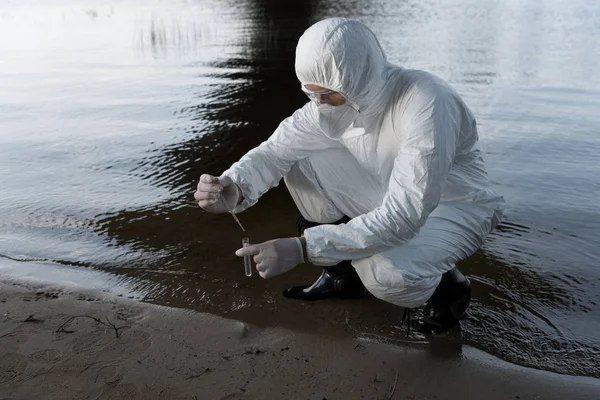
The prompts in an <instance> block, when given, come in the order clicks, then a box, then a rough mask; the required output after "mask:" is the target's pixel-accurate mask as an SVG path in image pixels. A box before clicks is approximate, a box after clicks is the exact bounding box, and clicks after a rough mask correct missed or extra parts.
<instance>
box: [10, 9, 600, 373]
mask: <svg viewBox="0 0 600 400" xmlns="http://www.w3.org/2000/svg"><path fill="white" fill-rule="evenodd" d="M503 3H506V4H503ZM336 15H337V16H345V17H355V18H359V19H361V20H362V21H364V22H365V23H367V24H368V25H369V26H370V27H371V28H372V29H373V30H374V31H375V32H376V33H377V34H378V35H379V37H380V39H381V42H382V45H383V47H384V49H385V50H386V52H387V53H388V56H389V58H390V59H391V60H392V61H393V62H395V63H398V64H400V65H403V66H406V67H410V68H420V69H425V70H429V71H431V72H434V73H436V74H438V75H440V76H442V77H443V78H445V79H447V80H448V81H449V82H451V83H452V85H454V86H455V87H456V88H457V89H458V91H459V92H460V93H461V94H462V95H463V96H464V98H465V100H466V101H467V103H468V104H469V105H470V107H471V108H472V109H473V111H474V113H475V114H476V116H477V117H478V121H479V128H480V133H481V143H482V147H483V149H484V151H485V159H486V162H487V165H488V169H489V173H490V176H491V179H492V181H493V183H494V186H495V188H496V190H497V191H499V192H500V193H502V194H504V195H505V197H506V200H507V202H508V210H507V213H506V218H505V220H504V222H503V223H502V225H501V226H500V228H499V229H498V230H497V231H496V232H495V233H494V234H493V235H492V236H491V237H490V239H489V241H488V242H487V244H486V245H485V247H484V248H483V249H482V250H481V251H479V252H478V253H477V254H475V255H474V256H473V257H472V258H470V259H469V260H466V261H464V262H463V263H462V264H461V269H463V270H464V272H466V273H467V274H468V275H469V276H470V278H471V279H472V281H473V284H474V302H473V306H472V308H471V310H470V317H469V318H468V319H467V320H465V321H464V323H463V324H462V332H461V333H454V334H452V335H450V336H449V337H444V338H436V339H435V340H434V341H433V342H431V341H427V340H425V339H424V338H420V337H417V336H411V338H410V339H409V341H410V342H413V343H414V345H420V343H423V344H424V343H427V345H428V346H429V345H431V346H435V344H441V346H438V347H441V348H442V349H445V350H446V351H447V349H449V348H455V347H458V351H459V352H460V344H461V343H466V344H470V345H473V346H475V347H478V348H481V349H483V350H486V351H488V352H490V353H493V354H496V355H498V356H500V357H502V358H504V359H506V360H509V361H512V362H515V363H518V364H522V365H526V366H532V367H535V368H541V369H547V370H552V371H558V372H561V373H566V374H573V375H589V376H595V377H600V361H599V360H600V335H599V334H598V332H600V310H599V303H600V250H599V249H600V136H599V134H600V132H599V127H600V113H599V111H600V74H598V71H599V70H600V40H599V39H600V4H599V3H598V2H595V1H591V0H587V1H586V0H570V1H562V0H550V1H546V2H538V1H534V0H529V1H527V0H520V1H519V0H515V1H511V2H499V1H489V0H487V1H480V0H454V1H449V2H445V5H443V6H440V5H439V4H438V2H434V1H413V0H406V1H401V2H396V1H391V0H382V1H372V2H368V5H365V2H358V1H343V2H340V1H331V2H328V1H305V2H293V1H285V2H284V1H276V0H263V1H250V0H246V1H238V0H236V1H233V0H231V1H216V0H215V1H210V0H195V1H192V0H190V1H154V2H148V1H142V0H125V1H116V0H114V1H109V0H105V1H77V2H75V1H72V0H71V1H65V0H61V1H53V2H47V1H41V0H39V1H32V0H27V1H20V2H10V1H9V2H3V3H2V5H1V6H0V254H1V255H2V257H0V279H2V280H7V279H27V280H35V281H40V280H41V281H50V282H60V283H72V284H75V285H80V286H84V287H92V288H97V289H100V290H107V291H111V292H114V293H118V294H122V295H127V296H135V297H137V298H140V299H144V300H147V301H151V302H156V303H160V304H166V305H173V306H178V307H189V308H194V309H197V310H201V311H206V312H210V313H214V314H218V315H223V316H226V317H228V318H235V319H240V320H243V321H247V322H250V323H254V324H259V325H262V326H283V327H287V328H292V329H300V330H306V331H317V332H320V333H326V334H330V335H337V334H340V335H344V334H348V333H351V334H354V335H359V336H362V337H365V338H375V339H377V340H392V341H394V340H396V341H402V340H403V339H404V334H405V330H404V328H400V327H399V322H400V318H401V314H402V310H401V309H399V308H396V307H393V306H391V305H388V304H384V303H382V302H380V301H377V300H375V299H364V300H359V301H326V302H320V303H314V304H313V303H311V304H303V303H298V302H294V301H289V300H286V299H283V298H282V297H281V295H280V292H281V290H282V289H283V288H285V287H287V286H288V285H290V284H294V283H299V282H308V281H311V280H312V279H313V278H314V277H315V276H316V275H317V274H318V273H319V271H318V270H317V269H315V268H312V267H309V266H306V267H304V268H298V269H297V270H295V271H293V272H292V273H290V274H288V275H286V276H283V277H281V278H279V279H274V280H270V281H264V280H262V279H260V278H259V277H258V276H256V275H255V276H253V277H252V278H246V277H245V276H244V273H243V266H242V262H241V260H240V259H237V258H236V257H235V256H234V255H233V251H234V250H235V249H237V248H238V247H239V244H240V243H239V242H240V239H241V236H242V235H241V232H240V230H239V228H238V226H237V225H236V224H235V222H234V221H233V220H232V219H231V217H230V216H227V215H225V216H215V215H210V214H207V213H204V212H202V211H200V210H199V209H198V208H197V207H196V206H195V205H194V203H193V201H192V200H193V199H192V194H193V192H194V187H195V184H196V182H197V179H198V177H199V175H200V174H201V173H203V172H208V173H214V174H219V173H220V172H221V171H222V170H224V169H226V168H227V167H228V166H229V165H230V164H231V163H232V162H234V161H235V160H236V159H238V158H239V157H240V156H241V155H243V154H244V153H245V152H246V151H248V150H249V149H251V148H252V147H254V146H256V145H258V144H259V143H260V142H261V141H263V140H264V139H266V138H267V137H268V136H269V135H270V134H271V132H272V131H273V129H274V128H275V127H276V126H277V124H278V123H279V121H280V120H281V119H283V118H284V117H286V116H287V115H289V114H290V113H291V112H292V111H293V110H294V109H295V108H297V107H299V106H301V105H302V104H303V102H304V101H305V99H304V98H303V94H302V93H301V91H300V90H299V83H298V81H297V80H296V78H295V75H294V70H293V61H294V49H295V44H296V41H297V39H298V37H299V36H300V35H301V33H302V32H303V31H304V29H306V28H307V27H308V26H309V25H310V24H312V23H314V22H316V21H318V20H319V19H322V18H324V17H328V16H336ZM295 217H296V211H295V209H294V206H293V204H292V202H291V200H290V198H289V196H288V194H287V192H286V190H285V188H284V187H283V185H282V186H280V187H279V188H277V189H275V190H273V191H271V192H269V193H268V194H267V195H266V196H265V197H264V198H263V199H262V201H261V202H260V203H259V204H258V205H257V206H255V207H254V208H252V209H251V210H248V211H247V212H245V213H243V214H241V215H240V219H241V220H242V222H243V223H244V225H245V226H246V227H247V228H248V236H249V237H250V238H251V239H252V240H253V241H254V242H259V241H262V240H266V239H271V238H275V237H282V236H287V235H294V234H295V226H294V221H295ZM460 335H462V339H460Z"/></svg>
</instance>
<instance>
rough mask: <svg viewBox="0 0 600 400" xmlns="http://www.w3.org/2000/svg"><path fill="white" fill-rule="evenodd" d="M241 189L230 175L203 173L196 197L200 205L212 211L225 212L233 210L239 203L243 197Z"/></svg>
mask: <svg viewBox="0 0 600 400" xmlns="http://www.w3.org/2000/svg"><path fill="white" fill-rule="evenodd" d="M241 197H242V195H241V191H240V189H239V188H238V186H237V185H236V184H235V183H234V182H233V181H232V180H231V178H230V177H228V176H221V177H219V178H217V177H216V176H212V175H207V174H203V175H202V176H201V177H200V181H199V182H198V187H197V189H196V193H194V198H195V199H196V200H198V205H199V206H200V207H202V208H203V209H205V210H206V211H209V212H212V213H225V212H229V211H231V210H232V209H233V208H235V206H237V205H238V203H239V201H240V199H241Z"/></svg>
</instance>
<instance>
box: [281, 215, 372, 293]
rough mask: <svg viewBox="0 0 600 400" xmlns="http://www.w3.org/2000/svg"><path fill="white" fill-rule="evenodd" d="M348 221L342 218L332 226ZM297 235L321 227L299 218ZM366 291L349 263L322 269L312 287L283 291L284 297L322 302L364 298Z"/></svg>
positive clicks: (343, 262)
mask: <svg viewBox="0 0 600 400" xmlns="http://www.w3.org/2000/svg"><path fill="white" fill-rule="evenodd" d="M348 221H350V218H348V217H344V218H342V219H340V220H339V221H337V222H334V223H333V225H337V224H342V223H346V222H348ZM296 225H297V226H298V234H299V235H302V233H303V232H304V230H305V229H306V228H311V227H313V226H318V225H322V224H319V223H317V222H311V221H306V220H305V219H304V218H303V217H299V218H298V220H297V221H296ZM366 293H367V289H365V286H364V285H363V284H362V282H361V280H360V278H359V277H358V274H357V273H356V271H355V270H354V267H353V266H352V264H351V263H350V261H342V262H340V263H339V264H336V265H333V266H330V267H323V272H322V273H321V276H320V277H319V278H318V279H317V280H316V281H315V283H313V284H312V285H302V286H293V287H291V288H289V289H286V290H284V291H283V295H284V296H285V297H288V298H291V299H300V300H308V301H313V300H323V299H327V298H334V297H336V298H355V297H361V296H364V295H365V294H366Z"/></svg>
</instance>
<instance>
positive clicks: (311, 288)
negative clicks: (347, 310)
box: [283, 261, 367, 301]
mask: <svg viewBox="0 0 600 400" xmlns="http://www.w3.org/2000/svg"><path fill="white" fill-rule="evenodd" d="M366 293H367V290H366V289H365V286H364V285H363V284H362V282H361V281H360V278H359V277H358V275H357V274H356V271H355V270H354V267H352V265H350V261H342V262H341V263H339V264H337V265H334V266H333V267H323V272H322V273H321V276H320V277H319V279H317V280H316V281H315V283H313V284H312V285H304V286H293V287H291V288H289V289H286V290H284V291H283V295H284V296H285V297H288V298H290V299H300V300H308V301H313V300H323V299H327V298H342V299H348V298H356V297H362V296H364V295H365V294H366Z"/></svg>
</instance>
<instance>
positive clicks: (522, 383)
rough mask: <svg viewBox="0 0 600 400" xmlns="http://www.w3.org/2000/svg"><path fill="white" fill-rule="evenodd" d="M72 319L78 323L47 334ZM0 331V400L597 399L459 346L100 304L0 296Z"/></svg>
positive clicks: (113, 300) (87, 298) (9, 293)
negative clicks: (455, 350) (450, 352)
mask: <svg viewBox="0 0 600 400" xmlns="http://www.w3.org/2000/svg"><path fill="white" fill-rule="evenodd" d="M76 316H85V317H77V318H75V319H73V320H72V321H71V322H70V323H68V324H67V325H65V326H64V327H63V329H62V331H58V330H59V328H60V327H61V326H62V325H63V324H64V323H65V322H67V321H69V319H71V318H73V317H76ZM92 318H96V319H98V320H99V321H102V322H103V324H99V323H97V322H96V321H95V320H94V319H92ZM0 321H1V324H0V399H15V398H16V399H36V398H44V399H71V398H73V399H75V398H76V399H137V398H139V399H142V398H145V399H148V398H150V399H152V398H168V399H237V398H249V399H319V400H321V399H345V400H348V399H479V398H485V399H561V400H562V399H595V398H597V396H598V393H600V380H598V379H593V378H580V377H569V376H562V375H557V374H554V373H549V372H542V371H537V370H532V369H527V368H523V367H518V366H514V365H511V364H508V363H506V362H503V361H500V360H498V359H496V358H494V357H492V356H489V355H487V354H485V353H482V352H480V351H478V350H475V349H473V348H471V347H467V346H463V347H462V349H461V354H460V356H458V357H456V356H452V357H443V356H440V355H439V353H437V355H436V354H435V353H432V352H430V351H427V350H424V349H419V348H415V346H402V345H392V344H386V343H379V342H376V341H369V340H361V339H356V338H339V337H337V338H336V337H331V336H327V335H323V334H319V335H315V334H310V333H305V332H302V333H300V332H297V331H291V330H287V329H283V328H258V327H256V326H253V325H249V324H246V323H242V322H238V321H233V320H227V319H224V318H220V317H216V316H213V315H210V314H203V313H198V312H195V311H186V310H180V309H173V308H168V307H162V306H157V305H152V304H145V303H139V302H135V301H132V300H127V299H123V298H117V297H114V296H112V295H107V294H104V293H92V292H87V293H86V292H72V291H65V290H50V289H48V288H47V287H46V288H39V287H28V288H26V287H22V286H14V285H0ZM104 323H105V324H104ZM117 336H118V337H117ZM435 340H437V339H435ZM440 340H441V342H440V343H441V344H442V345H443V343H444V342H443V338H441V339H440Z"/></svg>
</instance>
